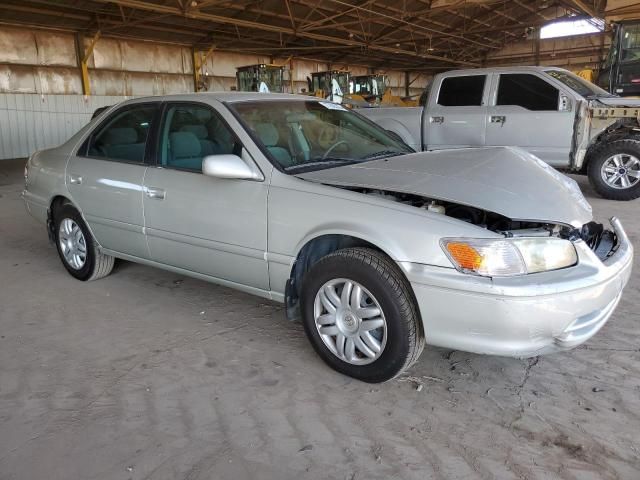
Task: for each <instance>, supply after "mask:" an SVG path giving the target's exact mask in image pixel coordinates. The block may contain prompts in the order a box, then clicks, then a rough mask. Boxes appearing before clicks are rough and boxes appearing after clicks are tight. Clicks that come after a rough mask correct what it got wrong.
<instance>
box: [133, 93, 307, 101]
mask: <svg viewBox="0 0 640 480" xmlns="http://www.w3.org/2000/svg"><path fill="white" fill-rule="evenodd" d="M204 99H213V100H217V101H219V102H229V103H235V102H246V101H253V100H295V101H304V100H307V101H309V100H311V101H313V100H320V99H319V98H317V97H313V96H310V95H293V94H290V93H258V92H198V93H178V94H171V95H154V96H148V97H136V98H135V99H130V100H127V101H126V102H127V103H138V102H148V101H155V102H169V101H170V102H197V101H202V100H204Z"/></svg>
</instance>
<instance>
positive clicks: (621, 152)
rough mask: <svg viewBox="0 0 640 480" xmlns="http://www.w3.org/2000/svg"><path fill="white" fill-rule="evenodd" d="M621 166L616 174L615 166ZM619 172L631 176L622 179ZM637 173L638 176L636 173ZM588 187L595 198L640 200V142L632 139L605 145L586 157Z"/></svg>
mask: <svg viewBox="0 0 640 480" xmlns="http://www.w3.org/2000/svg"><path fill="white" fill-rule="evenodd" d="M618 164H620V167H619V168H620V171H619V172H616V171H615V170H616V165H618ZM622 171H625V172H629V171H631V172H632V175H624V179H625V180H624V181H626V182H627V183H628V184H629V186H627V187H625V186H624V184H623V183H622V182H623V178H622V177H621V176H619V175H618V174H619V173H620V172H622ZM636 172H639V173H636ZM587 173H588V176H589V183H590V184H591V186H592V187H593V188H594V190H595V191H596V192H598V194H600V195H601V196H602V197H604V198H606V199H609V200H624V201H626V200H634V199H636V198H638V197H640V178H636V177H635V175H640V141H639V140H633V139H621V140H614V141H612V142H608V143H604V144H602V145H601V146H599V147H596V149H595V150H594V151H593V152H592V153H591V154H590V155H589V163H588V165H587Z"/></svg>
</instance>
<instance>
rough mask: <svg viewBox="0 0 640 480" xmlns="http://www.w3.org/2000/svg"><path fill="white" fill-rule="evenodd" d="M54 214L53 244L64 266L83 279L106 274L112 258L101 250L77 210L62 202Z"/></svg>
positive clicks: (93, 278)
mask: <svg viewBox="0 0 640 480" xmlns="http://www.w3.org/2000/svg"><path fill="white" fill-rule="evenodd" d="M53 215H54V222H55V223H54V226H55V241H56V247H57V249H58V255H60V260H62V264H63V265H64V268H66V269H67V271H68V272H69V273H70V274H71V275H72V276H73V277H75V278H77V279H78V280H83V281H91V280H97V279H99V278H102V277H106V276H107V275H109V273H111V270H112V269H113V264H114V261H115V259H114V257H112V256H110V255H104V254H103V253H101V252H100V250H99V249H98V246H97V244H96V242H95V241H94V239H93V237H92V236H91V232H90V231H89V229H88V228H87V226H86V224H85V223H84V221H83V220H82V216H81V215H80V213H79V212H78V210H76V209H75V208H74V207H73V206H72V205H69V204H64V205H62V206H60V207H58V208H57V209H56V211H55V212H54V214H53Z"/></svg>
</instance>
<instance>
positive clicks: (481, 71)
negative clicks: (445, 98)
mask: <svg viewBox="0 0 640 480" xmlns="http://www.w3.org/2000/svg"><path fill="white" fill-rule="evenodd" d="M547 70H562V71H564V72H569V70H566V69H564V68H560V67H554V66H552V65H547V66H533V65H526V66H513V67H487V68H468V69H464V70H448V71H446V72H442V74H443V75H474V74H476V75H477V74H487V73H500V72H539V73H544V72H546V71H547Z"/></svg>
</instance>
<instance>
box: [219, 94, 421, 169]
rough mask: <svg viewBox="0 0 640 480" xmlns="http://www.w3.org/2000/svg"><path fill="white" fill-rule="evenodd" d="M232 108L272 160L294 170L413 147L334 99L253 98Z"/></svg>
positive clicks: (379, 156) (363, 159) (335, 164)
mask: <svg viewBox="0 0 640 480" xmlns="http://www.w3.org/2000/svg"><path fill="white" fill-rule="evenodd" d="M230 108H231V109H232V110H233V111H234V112H235V113H236V114H237V116H238V117H239V118H240V119H241V120H242V122H243V123H244V124H245V125H246V126H247V127H248V128H249V129H250V130H252V131H253V133H254V134H255V137H257V140H258V141H259V143H261V145H260V146H261V147H263V150H264V151H266V152H267V153H268V155H269V157H271V159H272V161H273V162H274V163H275V164H277V165H279V166H280V167H281V168H282V169H283V170H284V171H286V172H289V173H302V172H308V171H313V170H321V169H324V168H331V167H336V166H340V165H348V164H353V163H358V162H364V161H368V160H374V159H379V158H385V157H390V156H394V155H401V154H405V153H411V152H413V150H411V148H410V147H409V146H407V145H406V144H404V143H403V142H402V141H401V140H399V139H395V138H394V137H392V136H390V135H389V134H388V133H387V132H386V131H385V130H383V129H382V128H380V127H378V126H377V125H375V124H373V123H371V122H370V121H369V120H366V119H365V118H363V117H361V116H360V115H357V114H355V113H353V112H352V111H350V110H348V109H347V108H345V107H343V106H342V105H338V104H335V103H331V102H321V101H314V100H310V101H291V100H268V101H250V102H238V103H234V104H231V105H230Z"/></svg>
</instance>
